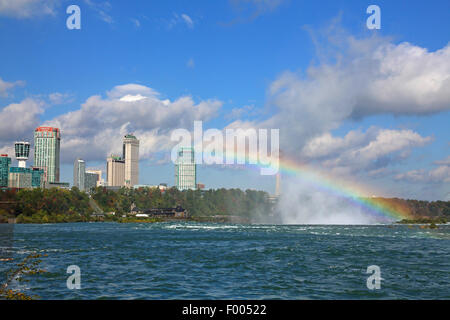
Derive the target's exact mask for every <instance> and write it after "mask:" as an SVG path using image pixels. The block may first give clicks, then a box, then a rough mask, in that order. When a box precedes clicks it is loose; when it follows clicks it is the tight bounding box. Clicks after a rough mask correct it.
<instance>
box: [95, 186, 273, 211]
mask: <svg viewBox="0 0 450 320" xmlns="http://www.w3.org/2000/svg"><path fill="white" fill-rule="evenodd" d="M92 198H93V199H94V200H95V201H96V202H97V204H98V205H99V206H100V207H101V208H102V209H103V210H104V211H105V212H111V211H113V212H116V215H117V214H119V215H122V214H126V213H128V212H130V207H131V205H132V204H133V203H134V204H135V205H136V206H137V207H138V208H140V209H149V208H169V207H175V206H177V205H180V206H182V207H183V208H185V209H187V210H188V212H189V214H190V215H191V216H194V217H195V216H213V215H235V216H241V217H251V216H255V215H268V214H269V213H270V212H271V209H272V205H271V203H270V201H269V199H268V193H266V192H264V191H255V190H246V191H242V190H241V189H217V190H185V191H179V190H178V189H176V188H170V189H166V190H164V191H161V190H159V189H158V188H139V189H128V188H121V189H120V190H118V191H112V190H108V189H106V188H102V187H98V188H96V189H94V190H93V193H92Z"/></svg>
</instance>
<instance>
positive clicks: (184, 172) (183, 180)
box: [175, 147, 197, 190]
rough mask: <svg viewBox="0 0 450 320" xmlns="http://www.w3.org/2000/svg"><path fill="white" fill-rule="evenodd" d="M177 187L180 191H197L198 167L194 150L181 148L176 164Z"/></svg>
mask: <svg viewBox="0 0 450 320" xmlns="http://www.w3.org/2000/svg"><path fill="white" fill-rule="evenodd" d="M175 185H176V187H177V188H178V190H187V189H192V190H195V188H196V186H197V165H196V164H195V154H194V148H191V147H181V148H180V149H179V150H178V157H177V161H176V163H175Z"/></svg>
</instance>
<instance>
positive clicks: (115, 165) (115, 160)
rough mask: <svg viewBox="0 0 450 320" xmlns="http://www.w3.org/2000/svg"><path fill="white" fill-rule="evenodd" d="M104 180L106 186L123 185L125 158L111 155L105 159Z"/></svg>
mask: <svg viewBox="0 0 450 320" xmlns="http://www.w3.org/2000/svg"><path fill="white" fill-rule="evenodd" d="M106 180H107V183H108V187H122V186H124V185H125V160H123V159H122V158H121V157H119V156H113V155H111V156H110V157H109V158H108V159H107V163H106Z"/></svg>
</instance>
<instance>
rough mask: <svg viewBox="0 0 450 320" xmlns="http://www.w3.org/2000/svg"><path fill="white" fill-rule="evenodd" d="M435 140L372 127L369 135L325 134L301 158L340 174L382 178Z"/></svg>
mask: <svg viewBox="0 0 450 320" xmlns="http://www.w3.org/2000/svg"><path fill="white" fill-rule="evenodd" d="M432 140H433V138H432V137H422V136H421V135H419V134H418V133H417V132H414V131H412V130H390V129H380V128H376V127H371V128H369V129H368V130H367V131H366V132H361V131H350V132H348V133H347V134H346V135H345V136H344V137H342V138H341V137H333V136H332V135H331V134H329V133H325V134H323V135H322V136H319V137H317V138H314V139H312V140H311V141H309V142H308V143H307V144H306V145H305V147H304V148H303V150H302V152H301V154H302V155H303V157H304V158H305V159H308V160H309V161H314V160H318V161H319V162H320V165H321V166H322V167H325V168H327V170H328V169H330V170H332V171H334V172H336V173H353V174H354V173H358V172H359V171H364V172H367V173H368V174H369V175H371V176H379V175H380V174H382V173H385V174H386V173H389V172H390V171H389V170H386V167H387V166H388V165H390V164H391V163H392V162H398V160H399V159H402V158H405V157H406V156H408V155H409V152H410V151H411V150H412V149H413V148H415V147H422V146H424V145H426V144H428V143H430V142H431V141H432Z"/></svg>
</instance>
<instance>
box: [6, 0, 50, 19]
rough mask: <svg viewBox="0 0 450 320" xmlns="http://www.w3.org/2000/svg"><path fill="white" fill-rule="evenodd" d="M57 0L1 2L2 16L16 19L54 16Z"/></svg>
mask: <svg viewBox="0 0 450 320" xmlns="http://www.w3.org/2000/svg"><path fill="white" fill-rule="evenodd" d="M57 6H58V1H56V0H0V15H4V16H8V17H14V18H31V17H33V16H40V15H54V14H55V9H56V7H57Z"/></svg>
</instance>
